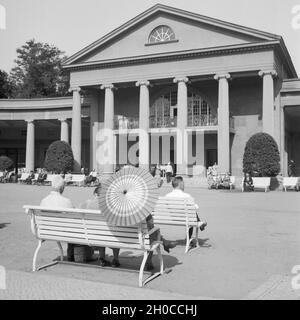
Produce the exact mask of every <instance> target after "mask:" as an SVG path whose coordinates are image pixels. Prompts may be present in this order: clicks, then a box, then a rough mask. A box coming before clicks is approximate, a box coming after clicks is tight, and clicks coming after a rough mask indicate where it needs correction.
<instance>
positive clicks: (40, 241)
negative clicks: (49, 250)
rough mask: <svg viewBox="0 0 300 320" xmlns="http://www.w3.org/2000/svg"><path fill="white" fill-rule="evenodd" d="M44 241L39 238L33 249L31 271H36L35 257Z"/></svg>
mask: <svg viewBox="0 0 300 320" xmlns="http://www.w3.org/2000/svg"><path fill="white" fill-rule="evenodd" d="M43 242H44V240H39V243H38V246H37V248H36V249H35V252H34V255H33V262H32V271H36V270H37V268H36V259H37V255H38V253H39V251H40V249H41V246H42V243H43Z"/></svg>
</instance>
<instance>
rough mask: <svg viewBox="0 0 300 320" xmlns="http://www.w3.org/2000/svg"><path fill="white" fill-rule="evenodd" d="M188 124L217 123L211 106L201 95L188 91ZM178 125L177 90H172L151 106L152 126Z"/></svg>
mask: <svg viewBox="0 0 300 320" xmlns="http://www.w3.org/2000/svg"><path fill="white" fill-rule="evenodd" d="M187 116H188V126H189V127H200V126H213V125H217V117H216V115H214V114H213V113H212V109H211V106H210V105H209V103H208V102H207V101H206V100H204V99H203V98H202V97H201V96H200V95H198V94H196V93H193V92H191V91H189V92H188V111H187ZM176 126H177V91H176V90H170V91H167V92H166V93H164V94H162V95H161V96H159V97H158V98H157V99H156V100H155V101H154V103H153V104H152V105H151V108H150V127H151V128H169V127H176Z"/></svg>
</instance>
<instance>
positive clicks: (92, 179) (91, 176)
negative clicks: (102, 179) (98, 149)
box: [85, 169, 98, 185]
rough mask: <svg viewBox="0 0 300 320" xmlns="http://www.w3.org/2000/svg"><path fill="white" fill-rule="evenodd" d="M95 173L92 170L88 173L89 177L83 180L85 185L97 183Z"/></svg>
mask: <svg viewBox="0 0 300 320" xmlns="http://www.w3.org/2000/svg"><path fill="white" fill-rule="evenodd" d="M97 177H98V174H97V171H96V170H95V169H93V171H91V172H90V174H89V176H88V177H87V178H86V179H85V183H86V184H87V185H91V184H92V183H95V182H96V181H97Z"/></svg>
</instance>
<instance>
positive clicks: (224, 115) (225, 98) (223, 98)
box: [214, 73, 230, 173]
mask: <svg viewBox="0 0 300 320" xmlns="http://www.w3.org/2000/svg"><path fill="white" fill-rule="evenodd" d="M214 79H215V80H217V81H218V82H219V94H218V96H219V98H218V166H219V171H220V172H221V173H225V172H230V131H229V85H228V79H230V74H228V73H226V74H216V75H215V76H214Z"/></svg>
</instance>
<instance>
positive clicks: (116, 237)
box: [23, 206, 164, 287]
mask: <svg viewBox="0 0 300 320" xmlns="http://www.w3.org/2000/svg"><path fill="white" fill-rule="evenodd" d="M23 208H24V209H25V211H26V213H27V214H29V215H30V217H31V230H32V232H33V234H34V235H35V237H36V238H37V239H38V246H37V248H36V250H35V252H34V256H33V264H32V269H33V271H37V270H40V269H42V268H44V267H45V266H44V267H41V268H38V269H37V267H36V260H37V255H38V252H39V250H40V248H41V245H42V243H43V242H45V241H55V242H56V243H57V245H58V247H59V250H60V259H61V260H63V256H64V254H63V248H62V245H61V242H66V243H73V244H80V245H87V246H95V247H109V248H122V249H127V250H128V249H132V250H140V251H142V252H144V258H143V261H142V263H141V266H140V271H139V286H140V287H142V286H143V285H145V284H146V283H147V282H148V281H150V280H152V279H153V278H155V277H157V276H158V275H160V274H163V272H164V265H163V258H162V255H161V252H160V245H161V244H162V243H161V241H154V242H150V235H151V234H152V233H154V232H156V231H158V230H159V228H153V229H152V230H150V231H148V229H147V224H146V222H143V223H140V224H138V225H135V226H130V227H118V226H110V225H108V224H107V222H106V221H105V220H104V217H103V216H102V215H101V213H100V211H98V210H83V209H64V208H51V209H50V208H45V207H38V206H24V207H23ZM154 251H156V252H157V254H158V257H159V261H160V271H159V272H158V273H155V274H153V275H152V276H150V277H149V278H148V279H146V280H145V281H143V273H144V268H145V264H146V261H147V258H148V255H149V253H150V252H154ZM56 263H58V262H56ZM52 264H53V263H52Z"/></svg>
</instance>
